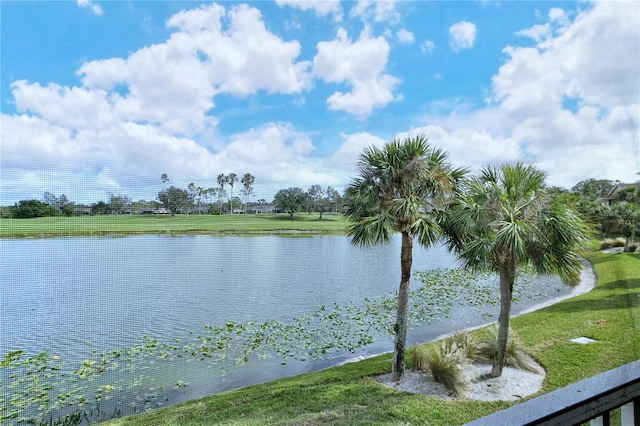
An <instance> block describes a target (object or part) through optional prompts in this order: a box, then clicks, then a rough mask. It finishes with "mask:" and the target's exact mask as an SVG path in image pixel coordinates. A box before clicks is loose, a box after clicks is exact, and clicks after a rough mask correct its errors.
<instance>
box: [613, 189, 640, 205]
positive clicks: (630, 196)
mask: <svg viewBox="0 0 640 426" xmlns="http://www.w3.org/2000/svg"><path fill="white" fill-rule="evenodd" d="M615 199H616V201H618V202H620V201H628V202H630V203H635V204H640V191H639V190H638V187H637V186H627V187H625V188H622V189H620V190H618V191H616V193H615Z"/></svg>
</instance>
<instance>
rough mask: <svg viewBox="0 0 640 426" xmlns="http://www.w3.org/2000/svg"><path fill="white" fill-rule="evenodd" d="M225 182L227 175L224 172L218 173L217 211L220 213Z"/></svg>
mask: <svg viewBox="0 0 640 426" xmlns="http://www.w3.org/2000/svg"><path fill="white" fill-rule="evenodd" d="M226 183H227V177H226V176H225V175H224V173H220V174H219V175H218V185H220V190H219V191H218V213H220V214H222V199H223V198H224V196H225V192H224V185H225V184H226Z"/></svg>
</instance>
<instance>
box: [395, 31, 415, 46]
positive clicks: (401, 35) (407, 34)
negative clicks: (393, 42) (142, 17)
mask: <svg viewBox="0 0 640 426" xmlns="http://www.w3.org/2000/svg"><path fill="white" fill-rule="evenodd" d="M396 37H397V38H398V41H399V42H400V43H407V44H411V43H413V42H414V41H415V39H416V38H415V36H414V35H413V33H412V32H411V31H407V30H405V29H401V30H399V31H398V32H396Z"/></svg>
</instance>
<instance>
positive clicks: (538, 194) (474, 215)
mask: <svg viewBox="0 0 640 426" xmlns="http://www.w3.org/2000/svg"><path fill="white" fill-rule="evenodd" d="M545 179H546V176H545V174H544V172H542V171H540V170H538V169H536V168H535V167H533V166H527V165H524V164H520V163H517V164H515V165H508V164H506V165H502V166H488V167H485V168H484V169H483V170H482V171H481V172H480V173H479V174H478V176H476V177H474V178H472V179H470V180H469V181H468V182H466V185H465V188H464V189H465V191H464V192H460V193H459V196H458V197H457V198H456V200H455V201H454V202H453V203H452V205H451V206H450V208H449V209H448V211H447V220H446V225H445V233H446V235H447V236H448V244H449V248H451V249H454V250H455V251H456V253H457V255H458V257H459V258H460V260H462V261H463V263H464V264H465V266H466V267H469V268H471V269H475V270H482V269H485V270H486V269H489V270H492V271H494V272H497V273H498V275H499V278H500V314H499V317H498V341H497V348H498V350H497V354H496V356H495V358H494V360H493V367H492V370H491V374H490V375H491V376H492V377H498V376H500V375H502V369H503V367H504V362H505V350H506V346H507V342H508V339H509V319H510V318H509V316H510V313H511V296H512V292H513V285H514V281H515V277H516V274H517V270H518V268H520V267H522V266H525V265H531V266H533V267H534V269H535V270H536V271H537V272H538V273H542V274H557V275H559V276H560V277H561V278H562V279H563V280H564V281H565V282H567V283H570V284H571V283H576V282H577V281H578V279H579V276H580V269H581V268H582V262H581V260H580V257H579V256H578V255H577V254H576V251H577V250H578V249H579V248H580V247H581V246H582V245H583V244H584V243H585V242H586V241H587V239H588V238H589V231H588V228H587V226H586V224H585V222H583V221H582V219H581V218H580V217H579V216H578V215H577V214H576V213H575V212H574V211H573V210H572V209H571V208H570V206H569V204H567V203H566V202H563V201H562V199H561V198H553V197H550V196H549V192H548V191H547V188H546V187H545Z"/></svg>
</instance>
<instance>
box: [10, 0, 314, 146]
mask: <svg viewBox="0 0 640 426" xmlns="http://www.w3.org/2000/svg"><path fill="white" fill-rule="evenodd" d="M167 25H168V26H169V28H174V29H176V31H175V32H173V33H172V34H171V37H170V38H169V39H168V40H167V41H166V42H165V43H161V44H155V45H151V46H148V47H144V48H142V49H139V50H137V51H135V52H133V53H132V54H130V55H129V56H128V57H127V58H111V59H105V60H96V61H91V62H87V63H85V64H83V65H82V66H81V67H80V68H79V70H78V75H80V76H81V81H82V83H83V87H80V88H78V87H74V88H69V87H60V86H58V85H54V84H51V85H48V86H46V87H41V86H40V85H39V84H38V83H33V84H30V83H28V82H26V81H19V82H17V83H15V84H14V85H13V86H12V91H13V94H14V96H15V98H16V106H17V109H18V111H22V112H31V113H34V114H36V115H38V116H41V117H43V118H45V119H48V120H51V121H52V122H55V123H59V124H63V125H66V126H70V127H73V128H76V129H79V128H83V127H101V126H105V125H110V124H111V123H113V122H114V121H115V122H119V121H121V120H126V121H133V122H139V123H154V124H157V125H158V126H160V127H161V128H163V129H165V130H166V131H169V132H172V133H179V134H185V135H192V134H195V133H199V132H203V131H205V130H206V128H207V127H208V126H211V125H215V123H216V120H215V119H212V118H211V117H209V116H208V115H207V113H208V112H209V111H210V110H211V109H212V108H213V107H214V97H215V96H216V95H217V94H220V93H226V94H230V95H232V96H239V97H244V96H247V95H250V94H255V93H257V92H259V91H265V92H267V93H285V94H293V93H301V92H302V91H304V90H306V89H307V88H308V87H309V86H310V84H311V75H310V72H309V67H310V65H311V64H310V63H309V62H304V61H303V62H296V60H297V58H298V56H299V55H300V50H301V47H300V44H299V43H298V42H297V41H290V42H287V41H284V40H282V39H281V38H280V37H278V36H276V35H274V34H273V33H270V32H269V31H268V30H267V29H266V27H265V24H264V21H263V19H262V16H261V14H260V12H259V11H258V10H257V9H254V8H250V7H248V6H245V5H240V6H235V7H232V8H231V9H230V10H228V11H227V10H225V9H224V8H223V7H222V6H218V5H215V4H214V5H211V6H202V7H200V8H197V9H193V10H189V11H182V12H180V13H178V14H176V15H174V16H173V17H171V18H170V19H169V21H168V22H167Z"/></svg>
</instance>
